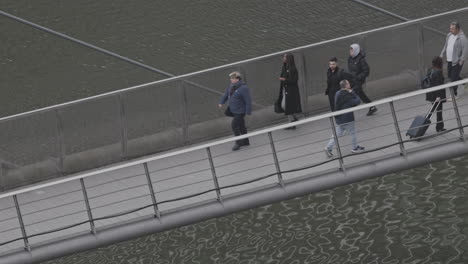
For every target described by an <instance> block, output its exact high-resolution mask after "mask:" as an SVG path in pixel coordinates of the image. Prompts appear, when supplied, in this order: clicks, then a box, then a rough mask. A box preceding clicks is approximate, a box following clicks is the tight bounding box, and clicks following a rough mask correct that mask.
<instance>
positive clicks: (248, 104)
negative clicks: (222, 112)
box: [219, 81, 252, 115]
mask: <svg viewBox="0 0 468 264" xmlns="http://www.w3.org/2000/svg"><path fill="white" fill-rule="evenodd" d="M235 85H237V86H236V87H234V88H236V89H235V91H234V92H233V93H232V95H230V91H231V88H233V86H235ZM226 101H229V109H230V110H231V112H232V113H233V114H247V115H250V114H251V113H252V101H251V98H250V91H249V87H247V84H245V83H244V82H243V81H239V82H237V83H235V84H230V85H229V86H228V87H227V88H226V91H225V92H224V94H223V96H222V97H221V100H220V102H219V103H220V104H225V103H226Z"/></svg>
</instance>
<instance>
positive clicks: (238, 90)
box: [218, 72, 252, 151]
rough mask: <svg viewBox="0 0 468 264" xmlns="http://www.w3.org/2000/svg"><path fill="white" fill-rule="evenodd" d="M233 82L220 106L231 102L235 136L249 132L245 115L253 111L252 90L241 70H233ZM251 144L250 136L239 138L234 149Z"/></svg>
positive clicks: (230, 108)
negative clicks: (243, 78) (244, 80)
mask: <svg viewBox="0 0 468 264" xmlns="http://www.w3.org/2000/svg"><path fill="white" fill-rule="evenodd" d="M229 79H230V81H231V84H230V85H229V86H228V87H227V88H226V90H225V92H224V94H223V96H222V97H221V100H220V101H219V104H218V107H219V108H221V107H223V105H224V104H225V103H226V102H228V103H229V106H228V107H229V110H230V113H229V115H230V116H232V122H231V128H232V132H233V133H234V135H235V136H240V135H244V134H247V128H246V127H245V120H244V117H245V115H246V114H247V115H250V114H251V113H252V100H251V98H250V91H249V87H247V84H245V82H243V81H242V76H241V74H240V73H239V72H231V73H230V74H229ZM248 145H250V141H249V139H248V138H244V139H240V140H237V141H236V143H235V144H234V146H233V147H232V150H233V151H236V150H239V149H240V148H241V147H243V146H248Z"/></svg>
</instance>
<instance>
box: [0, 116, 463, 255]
mask: <svg viewBox="0 0 468 264" xmlns="http://www.w3.org/2000/svg"><path fill="white" fill-rule="evenodd" d="M466 127H468V125H464V126H462V128H466ZM458 129H459V128H458V127H456V128H453V129H447V130H446V131H444V132H440V133H438V134H433V135H427V136H423V137H420V138H417V139H408V140H404V141H403V143H407V142H412V141H420V140H421V139H424V138H432V137H437V136H440V135H441V134H446V133H449V132H452V131H455V130H458ZM399 144H400V143H399V142H396V143H392V144H388V145H386V146H382V147H379V148H375V149H370V150H366V151H363V152H360V153H353V154H347V155H344V156H343V157H342V158H346V157H350V156H357V155H362V154H365V153H371V152H375V151H379V150H382V149H385V148H389V147H393V146H397V145H399ZM339 159H340V158H339V157H337V158H332V159H328V160H326V161H322V162H319V163H315V164H312V165H307V166H302V167H299V168H295V169H290V170H283V171H281V173H282V174H286V173H291V172H297V171H301V170H306V169H310V168H314V167H317V166H321V165H324V164H326V163H329V162H333V161H337V160H339ZM277 173H278V172H274V173H270V174H268V175H264V176H261V177H257V178H255V179H251V180H247V181H242V182H239V183H235V184H230V185H225V186H222V187H219V190H222V189H227V188H233V187H238V186H241V185H245V184H249V183H253V182H257V181H261V180H264V179H266V178H269V177H273V176H276V175H277ZM216 190H217V189H215V188H214V189H208V190H205V191H203V192H199V193H196V194H191V195H186V196H182V197H178V198H174V199H168V200H163V201H160V202H157V203H156V204H150V205H145V206H142V207H139V208H135V209H132V210H127V211H124V212H120V213H115V214H111V215H108V216H103V217H97V218H93V219H92V220H86V221H82V222H79V223H75V224H71V225H67V226H64V227H61V228H55V229H52V230H48V231H45V232H40V233H36V234H32V235H29V236H27V237H20V238H16V239H12V240H9V241H6V242H2V243H0V246H3V245H6V244H9V243H13V242H15V241H19V240H22V239H25V238H32V237H36V236H41V235H45V234H50V233H54V232H58V231H63V230H65V229H69V228H73V227H76V226H79V225H83V224H86V223H89V222H91V221H99V220H105V219H109V218H114V217H119V216H122V215H126V214H130V213H134V212H137V211H141V210H144V209H146V208H149V207H153V206H154V205H160V204H164V203H170V202H175V201H180V200H185V199H189V198H193V197H196V196H200V195H203V194H206V193H209V192H215V191H216ZM82 212H85V211H82ZM80 213H81V212H80Z"/></svg>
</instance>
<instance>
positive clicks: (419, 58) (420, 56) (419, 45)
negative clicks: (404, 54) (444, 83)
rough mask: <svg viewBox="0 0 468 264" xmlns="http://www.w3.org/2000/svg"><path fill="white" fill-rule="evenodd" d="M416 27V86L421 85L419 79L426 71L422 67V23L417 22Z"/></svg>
mask: <svg viewBox="0 0 468 264" xmlns="http://www.w3.org/2000/svg"><path fill="white" fill-rule="evenodd" d="M417 27H418V43H417V45H418V70H419V77H420V78H416V82H417V83H416V84H417V85H418V86H420V85H421V83H420V80H421V78H422V76H425V75H426V71H425V69H424V25H423V24H422V23H418V24H417Z"/></svg>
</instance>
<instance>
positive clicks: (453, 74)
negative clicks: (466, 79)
mask: <svg viewBox="0 0 468 264" xmlns="http://www.w3.org/2000/svg"><path fill="white" fill-rule="evenodd" d="M462 67H463V65H460V64H458V63H457V64H455V65H452V62H450V61H449V62H448V63H447V75H448V77H449V78H450V81H451V82H455V81H458V80H461V77H460V72H461V69H462ZM453 91H454V93H455V95H458V92H457V86H453Z"/></svg>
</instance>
